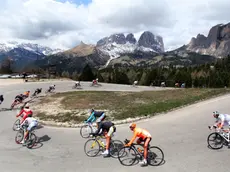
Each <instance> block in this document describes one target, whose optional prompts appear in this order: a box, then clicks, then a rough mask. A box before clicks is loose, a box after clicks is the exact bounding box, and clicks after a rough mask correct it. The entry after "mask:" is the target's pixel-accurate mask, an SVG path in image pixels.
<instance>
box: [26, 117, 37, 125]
mask: <svg viewBox="0 0 230 172" xmlns="http://www.w3.org/2000/svg"><path fill="white" fill-rule="evenodd" d="M26 121H27V122H28V124H31V123H32V122H37V121H38V120H37V119H35V118H33V117H28V118H26V119H25V121H24V122H26Z"/></svg>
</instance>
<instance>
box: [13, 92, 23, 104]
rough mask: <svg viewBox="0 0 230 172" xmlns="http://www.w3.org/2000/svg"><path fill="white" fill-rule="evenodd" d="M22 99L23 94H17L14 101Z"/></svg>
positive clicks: (20, 101)
mask: <svg viewBox="0 0 230 172" xmlns="http://www.w3.org/2000/svg"><path fill="white" fill-rule="evenodd" d="M23 99H24V98H23V94H19V95H17V96H16V97H15V101H19V103H22V101H23Z"/></svg>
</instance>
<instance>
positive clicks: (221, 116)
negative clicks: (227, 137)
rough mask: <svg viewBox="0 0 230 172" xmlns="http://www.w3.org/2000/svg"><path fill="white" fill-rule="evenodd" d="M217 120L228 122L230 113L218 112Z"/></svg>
mask: <svg viewBox="0 0 230 172" xmlns="http://www.w3.org/2000/svg"><path fill="white" fill-rule="evenodd" d="M218 119H219V120H221V121H223V122H228V123H229V122H230V115H228V114H220V115H219V117H218Z"/></svg>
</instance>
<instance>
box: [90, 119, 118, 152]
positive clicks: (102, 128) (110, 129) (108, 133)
mask: <svg viewBox="0 0 230 172" xmlns="http://www.w3.org/2000/svg"><path fill="white" fill-rule="evenodd" d="M115 132H116V127H115V125H114V123H112V122H111V121H105V122H101V123H100V124H99V127H98V129H97V131H96V132H95V133H91V134H90V135H93V136H97V135H100V134H103V135H104V136H105V138H106V150H105V151H104V152H102V155H104V156H108V155H109V146H110V141H111V137H112V135H113V133H115Z"/></svg>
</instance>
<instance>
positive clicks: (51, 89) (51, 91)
mask: <svg viewBox="0 0 230 172" xmlns="http://www.w3.org/2000/svg"><path fill="white" fill-rule="evenodd" d="M54 90H55V88H48V89H47V90H46V91H45V94H48V93H54Z"/></svg>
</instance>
